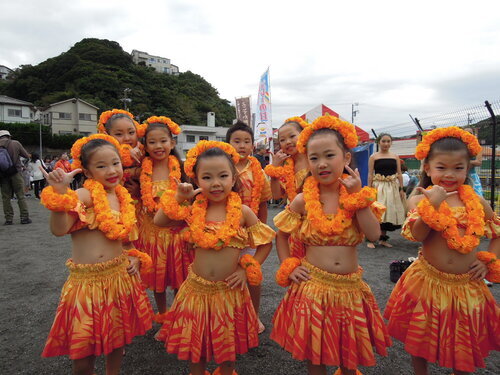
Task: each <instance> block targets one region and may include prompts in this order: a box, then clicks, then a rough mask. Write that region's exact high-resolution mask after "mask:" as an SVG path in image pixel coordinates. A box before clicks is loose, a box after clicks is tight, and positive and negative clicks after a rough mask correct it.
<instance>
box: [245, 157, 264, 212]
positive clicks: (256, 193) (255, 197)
mask: <svg viewBox="0 0 500 375" xmlns="http://www.w3.org/2000/svg"><path fill="white" fill-rule="evenodd" d="M247 159H248V160H249V161H250V170H251V171H252V179H253V188H252V202H251V203H250V208H251V209H252V211H253V212H254V213H255V215H257V213H258V212H259V205H260V196H261V194H262V189H263V187H264V179H265V176H264V172H262V166H261V165H260V162H259V161H258V160H257V158H255V157H253V156H249V157H248V158H247Z"/></svg>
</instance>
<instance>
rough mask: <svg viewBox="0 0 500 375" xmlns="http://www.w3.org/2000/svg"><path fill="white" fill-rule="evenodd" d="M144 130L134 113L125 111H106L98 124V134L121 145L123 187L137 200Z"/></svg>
mask: <svg viewBox="0 0 500 375" xmlns="http://www.w3.org/2000/svg"><path fill="white" fill-rule="evenodd" d="M144 130H145V129H144V126H143V125H139V124H138V123H137V121H135V120H134V116H133V115H132V113H130V112H128V111H124V110H123V109H112V110H110V111H104V112H103V113H101V116H100V117H99V122H98V124H97V131H98V133H100V134H108V135H110V136H112V137H113V138H115V139H116V140H117V141H118V143H120V147H121V148H122V154H124V156H125V157H124V160H123V163H124V168H123V186H125V187H126V188H127V190H128V191H129V192H130V194H131V195H132V197H135V198H137V197H139V195H140V190H139V174H138V168H137V167H138V166H140V164H141V161H142V158H143V157H144V146H143V145H142V144H141V143H140V142H139V138H140V137H143V136H144Z"/></svg>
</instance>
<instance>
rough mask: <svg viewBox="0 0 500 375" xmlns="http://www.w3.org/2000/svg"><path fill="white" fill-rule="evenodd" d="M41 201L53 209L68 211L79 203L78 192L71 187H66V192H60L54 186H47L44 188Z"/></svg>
mask: <svg viewBox="0 0 500 375" xmlns="http://www.w3.org/2000/svg"><path fill="white" fill-rule="evenodd" d="M40 202H41V203H42V204H43V205H44V206H45V207H46V208H47V209H49V210H51V211H55V212H68V211H71V210H72V209H74V208H75V207H76V205H77V204H78V194H77V193H76V191H74V190H71V189H70V188H67V189H66V193H65V194H59V193H56V192H55V191H54V188H53V187H52V186H47V187H46V188H44V189H43V190H42V194H41V195H40Z"/></svg>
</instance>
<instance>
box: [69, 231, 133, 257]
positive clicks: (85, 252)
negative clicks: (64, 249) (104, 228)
mask: <svg viewBox="0 0 500 375" xmlns="http://www.w3.org/2000/svg"><path fill="white" fill-rule="evenodd" d="M71 238H72V240H73V247H72V259H73V262H74V263H79V264H93V263H102V262H106V261H108V260H111V259H113V258H116V257H117V256H119V255H121V253H122V250H123V245H122V242H121V241H112V240H110V239H108V238H107V237H106V236H105V235H104V234H103V233H102V232H101V231H100V230H88V229H81V230H79V231H76V232H73V233H72V234H71Z"/></svg>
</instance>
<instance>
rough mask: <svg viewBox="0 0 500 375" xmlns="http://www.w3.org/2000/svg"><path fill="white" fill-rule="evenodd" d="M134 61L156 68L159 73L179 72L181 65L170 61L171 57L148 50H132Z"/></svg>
mask: <svg viewBox="0 0 500 375" xmlns="http://www.w3.org/2000/svg"><path fill="white" fill-rule="evenodd" d="M132 61H133V62H134V63H135V64H139V63H143V64H144V65H145V66H150V67H152V68H155V70H156V71H157V72H158V73H167V74H179V67H178V66H177V65H174V64H172V63H171V62H170V59H167V58H166V57H161V56H154V55H150V54H149V53H147V52H143V51H138V50H136V49H134V50H133V51H132Z"/></svg>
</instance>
